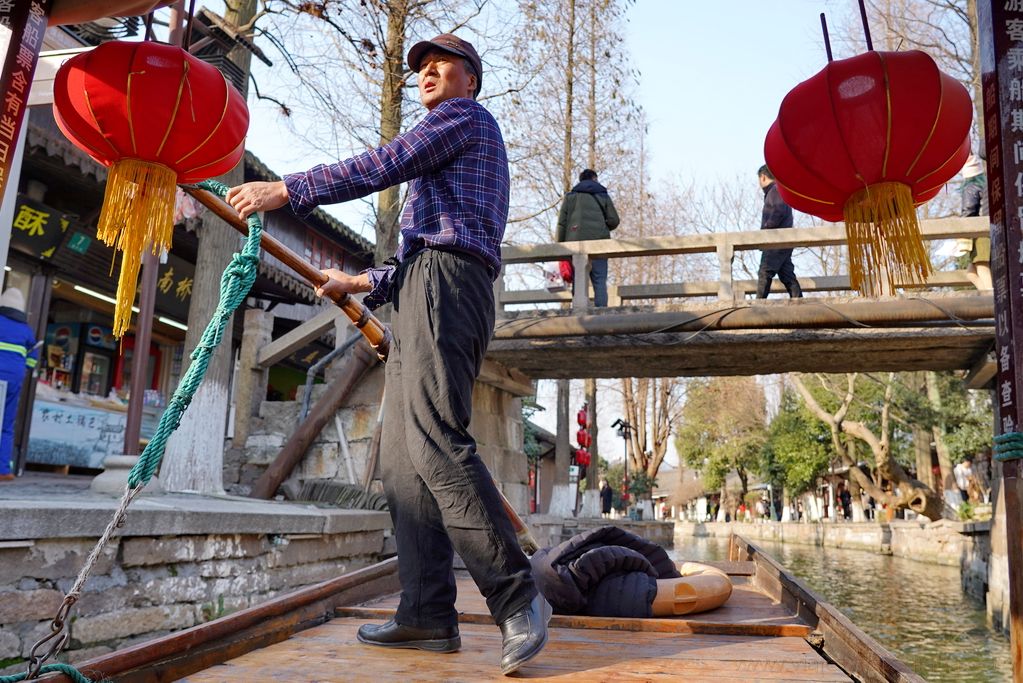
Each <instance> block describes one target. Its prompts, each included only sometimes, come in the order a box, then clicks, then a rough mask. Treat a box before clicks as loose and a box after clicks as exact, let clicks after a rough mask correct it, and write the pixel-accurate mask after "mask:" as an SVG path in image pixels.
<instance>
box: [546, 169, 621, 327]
mask: <svg viewBox="0 0 1023 683" xmlns="http://www.w3.org/2000/svg"><path fill="white" fill-rule="evenodd" d="M618 223H619V219H618V212H617V211H616V210H615V205H614V202H612V201H611V196H610V195H608V193H607V188H606V187H604V186H603V185H601V184H600V183H598V182H597V172H596V171H594V170H591V169H589V168H587V169H585V170H584V171H583V172H582V173H580V174H579V182H578V183H577V184H576V186H575V187H573V188H572V191H571V192H569V193H568V194H566V195H565V200H564V201H563V202H562V203H561V211H560V212H559V213H558V236H557V237H558V241H559V242H575V241H577V240H606V239H610V238H611V231H612V230H614V229H615V228H617V227H618ZM590 282H591V283H592V284H593V305H594V306H595V307H597V308H603V307H605V306H607V259H606V258H594V259H590Z"/></svg>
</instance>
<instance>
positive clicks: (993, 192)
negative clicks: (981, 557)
mask: <svg viewBox="0 0 1023 683" xmlns="http://www.w3.org/2000/svg"><path fill="white" fill-rule="evenodd" d="M977 14H978V33H979V36H980V52H981V84H982V86H983V93H984V121H983V129H984V137H985V144H986V147H987V163H988V169H987V170H988V179H989V180H988V196H989V199H990V206H991V217H990V221H991V271H992V276H993V278H994V294H995V339H996V351H997V357H998V375H997V379H996V398H997V404H996V405H997V406H998V418H999V419H998V422H997V425H996V431H999V432H1001V433H1006V432H1017V431H1020V430H1021V429H1023V414H1021V408H1023V396H1021V395H1020V392H1021V391H1023V377H1021V371H1023V365H1021V363H1020V361H1019V359H1018V358H1017V354H1016V350H1015V345H1016V344H1023V291H1021V289H1023V287H1021V283H1023V279H1021V278H1023V263H1021V261H1023V259H1021V258H1020V254H1023V251H1021V250H1020V249H1021V246H1023V244H1021V239H1020V230H1021V223H1023V220H1021V219H1023V216H1021V210H1023V155H1021V154H1020V152H1019V150H1023V132H1021V131H1019V130H1018V129H1017V128H1018V127H1015V126H1013V125H1011V121H1012V120H1013V119H1014V118H1017V117H1018V116H1019V115H1023V95H1021V94H1020V92H1019V88H1018V87H1017V88H1012V87H1011V84H1012V82H1013V81H1016V82H1017V83H1016V84H1017V86H1018V82H1019V80H1020V79H1023V60H1021V59H1019V56H1020V55H1021V54H1023V33H1021V32H1020V31H1019V30H1017V28H1016V27H1018V26H1021V25H1023V2H1018V1H1017V0H1011V1H1005V0H980V1H979V2H978V3H977ZM1021 466H1023V461H1020V460H1010V461H1008V462H1005V463H1003V464H1002V479H1003V486H1002V492H1003V493H1004V495H1005V530H1006V541H1007V551H1008V552H1007V554H1008V560H1009V629H1010V636H1011V641H1012V671H1013V680H1014V681H1015V682H1016V683H1023V536H1021V534H1023V506H1021V504H1023V476H1021V474H1023V473H1021V469H1023V467H1021Z"/></svg>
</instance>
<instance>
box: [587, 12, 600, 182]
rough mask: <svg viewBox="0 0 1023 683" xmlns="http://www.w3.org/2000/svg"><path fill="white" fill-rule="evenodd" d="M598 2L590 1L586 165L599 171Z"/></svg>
mask: <svg viewBox="0 0 1023 683" xmlns="http://www.w3.org/2000/svg"><path fill="white" fill-rule="evenodd" d="M597 28H598V24H597V2H596V0H590V65H589V66H590V102H589V105H590V106H589V111H588V112H587V113H588V114H589V116H588V118H589V140H588V144H587V151H588V155H587V160H586V165H587V166H588V167H589V168H591V169H593V170H597Z"/></svg>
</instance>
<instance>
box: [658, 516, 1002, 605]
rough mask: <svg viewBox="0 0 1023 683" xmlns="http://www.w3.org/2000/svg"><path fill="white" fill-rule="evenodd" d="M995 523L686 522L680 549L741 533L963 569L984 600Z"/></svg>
mask: <svg viewBox="0 0 1023 683" xmlns="http://www.w3.org/2000/svg"><path fill="white" fill-rule="evenodd" d="M990 532H991V523H990V522H953V521H949V520H942V521H939V522H934V523H930V524H921V523H919V522H902V521H894V522H891V523H888V524H875V523H869V522H861V523H849V524H841V523H839V524H825V523H821V522H817V523H811V524H797V523H779V522H765V523H741V522H683V521H679V522H676V523H675V548H676V550H677V551H679V552H680V553H681V554H684V552H685V551H684V549H685V546H686V542H687V540H688V539H690V538H693V537H707V536H710V537H720V538H727V537H728V536H729V535H730V534H732V533H736V534H739V535H740V536H744V537H745V538H747V539H749V540H751V541H753V542H754V543H755V542H756V541H758V540H762V541H775V542H778V543H795V544H802V545H815V546H824V547H829V548H849V549H853V550H866V551H869V552H874V553H883V554H886V555H894V556H896V557H904V558H907V559H910V560H916V561H918V562H929V563H932V564H942V565H947V566H952V567H959V569H960V572H961V577H962V585H963V590H964V591H965V592H966V593H967V594H969V595H971V596H973V597H975V598H977V599H978V600H984V597H985V594H986V593H987V590H988V560H989V558H990V555H991V533H990Z"/></svg>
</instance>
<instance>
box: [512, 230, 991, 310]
mask: <svg viewBox="0 0 1023 683" xmlns="http://www.w3.org/2000/svg"><path fill="white" fill-rule="evenodd" d="M920 227H921V234H922V236H923V239H924V241H928V242H930V241H934V240H947V239H957V238H962V239H975V238H977V237H987V236H988V235H989V234H990V233H989V223H988V218H987V217H986V216H982V217H977V218H938V219H930V220H925V221H922V222H921V225H920ZM845 243H846V236H845V228H844V227H843V226H841V225H828V226H822V227H816V228H784V229H779V230H748V231H743V232H719V233H703V234H698V235H684V236H678V237H675V236H671V237H637V238H630V239H610V240H590V241H585V242H555V243H550V244H529V245H520V246H507V247H504V248H502V250H501V257H502V260H503V261H504V264H505V266H508V265H511V264H522V263H535V264H544V263H549V262H556V261H562V260H565V259H571V261H572V265H573V266H574V267H575V272H576V273H580V274H581V273H585V272H586V268H587V265H588V263H589V259H591V258H608V259H612V258H614V259H617V258H637V257H644V256H664V255H680V256H682V255H686V254H716V255H717V262H718V272H719V276H718V279H717V280H703V281H697V282H667V283H660V284H643V285H618V286H616V287H608V305H610V306H621V305H626V304H627V302H628V301H630V300H637V299H666V298H685V297H712V296H716V297H717V299H718V300H720V301H728V302H733V303H734V302H735V301H737V300H740V299H742V298H743V297H745V295H746V294H747V293H749V292H755V291H756V282H755V281H753V280H736V279H734V273H733V270H732V262H733V260H734V258H735V253H736V252H738V251H751V250H761V249H790V248H796V247H826V246H835V245H842V244H845ZM589 284H590V283H589V278H587V277H584V276H578V277H576V278H575V281H574V283H573V286H572V291H570V292H569V291H563V292H551V291H548V290H546V289H530V290H509V289H506V287H505V273H504V271H503V270H502V273H501V276H500V277H499V278H498V280H497V282H496V283H495V285H494V287H495V300H496V301H497V309H498V312H501V311H503V310H504V307H505V306H508V305H511V304H539V303H557V302H571V304H572V310H574V311H585V310H587V309H588V308H589V307H590V303H589ZM799 284H800V287H802V289H803V291H807V292H814V291H817V292H821V291H851V287H850V285H849V276H848V275H839V276H828V277H800V278H799ZM969 284H970V281H969V279H968V278H967V276H966V271H963V270H952V271H940V272H936V273H934V274H933V275H932V276H931V277H930V278H929V279H928V281H927V282H926V283H925V284H924V285H920V286H922V287H951V286H960V285H969Z"/></svg>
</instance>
